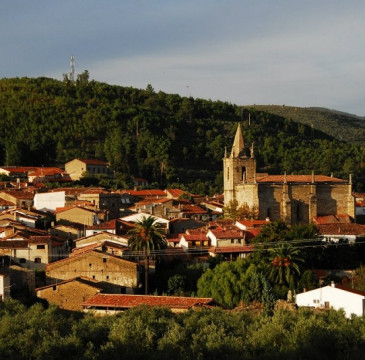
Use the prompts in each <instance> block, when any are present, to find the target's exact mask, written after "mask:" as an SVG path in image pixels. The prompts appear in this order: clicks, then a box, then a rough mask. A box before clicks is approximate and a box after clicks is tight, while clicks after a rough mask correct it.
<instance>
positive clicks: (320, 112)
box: [253, 105, 365, 146]
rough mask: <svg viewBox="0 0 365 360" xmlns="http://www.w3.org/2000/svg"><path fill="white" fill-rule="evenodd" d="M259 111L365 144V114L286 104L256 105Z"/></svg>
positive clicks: (335, 136) (339, 137) (337, 137)
mask: <svg viewBox="0 0 365 360" xmlns="http://www.w3.org/2000/svg"><path fill="white" fill-rule="evenodd" d="M253 107H254V108H255V109H256V110H258V111H266V112H268V113H272V114H275V115H279V116H282V117H284V118H286V119H291V120H294V121H295V122H299V123H302V124H305V125H309V126H313V127H314V128H315V129H318V130H321V131H323V132H325V133H326V134H329V135H331V136H333V137H334V138H336V139H339V140H345V141H347V142H351V143H355V144H359V145H362V146H364V145H365V116H362V117H360V116H356V115H351V114H347V113H344V112H341V111H336V110H329V109H325V108H318V107H314V108H313V107H308V108H301V107H293V106H286V105H281V106H278V105H254V106H253Z"/></svg>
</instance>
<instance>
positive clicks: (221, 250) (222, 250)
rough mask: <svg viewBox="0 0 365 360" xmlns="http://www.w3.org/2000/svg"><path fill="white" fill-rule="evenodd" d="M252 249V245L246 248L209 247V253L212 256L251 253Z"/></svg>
mask: <svg viewBox="0 0 365 360" xmlns="http://www.w3.org/2000/svg"><path fill="white" fill-rule="evenodd" d="M253 251H254V247H253V246H252V245H246V246H222V247H214V246H213V247H211V248H210V249H209V252H211V253H214V254H226V253H243V252H244V253H247V252H253Z"/></svg>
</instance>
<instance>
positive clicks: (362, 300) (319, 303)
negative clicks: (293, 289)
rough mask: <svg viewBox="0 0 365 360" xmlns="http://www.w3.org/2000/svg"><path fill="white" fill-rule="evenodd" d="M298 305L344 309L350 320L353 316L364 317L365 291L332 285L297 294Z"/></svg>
mask: <svg viewBox="0 0 365 360" xmlns="http://www.w3.org/2000/svg"><path fill="white" fill-rule="evenodd" d="M296 304H297V305H298V306H305V307H313V308H322V309H335V310H339V309H343V310H344V311H345V313H346V316H347V317H348V318H349V317H351V314H355V315H357V316H363V315H365V291H359V290H354V289H351V288H348V287H345V286H342V285H335V284H332V285H328V286H324V287H321V288H318V289H314V290H310V291H306V292H303V293H301V294H297V295H296Z"/></svg>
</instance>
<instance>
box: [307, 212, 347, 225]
mask: <svg viewBox="0 0 365 360" xmlns="http://www.w3.org/2000/svg"><path fill="white" fill-rule="evenodd" d="M313 220H314V222H315V223H316V224H318V225H322V224H337V223H343V224H345V223H346V224H350V223H351V219H350V216H349V215H347V214H341V215H327V216H316V217H314V218H313Z"/></svg>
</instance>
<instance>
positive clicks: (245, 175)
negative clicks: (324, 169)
mask: <svg viewBox="0 0 365 360" xmlns="http://www.w3.org/2000/svg"><path fill="white" fill-rule="evenodd" d="M223 176H224V202H225V204H226V205H227V204H228V203H229V202H230V201H231V200H233V199H236V200H237V202H238V205H239V206H241V205H244V204H247V205H248V206H249V207H250V208H253V207H256V209H258V213H259V219H262V220H264V219H266V218H269V219H270V220H271V221H277V220H282V221H284V222H285V223H287V224H296V223H304V224H308V223H311V222H312V220H313V217H316V216H326V215H339V214H347V215H349V216H350V217H352V218H355V199H354V197H353V196H352V181H351V176H350V177H349V181H346V180H342V179H337V178H334V177H331V176H325V175H314V173H312V174H311V175H286V174H284V175H268V174H260V173H257V172H256V159H255V155H254V149H253V146H252V147H251V148H250V149H247V148H246V147H245V143H244V139H243V135H242V130H241V125H240V124H239V125H238V128H237V132H236V135H235V139H234V142H233V147H232V151H231V154H230V155H229V156H227V152H225V154H224V158H223Z"/></svg>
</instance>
